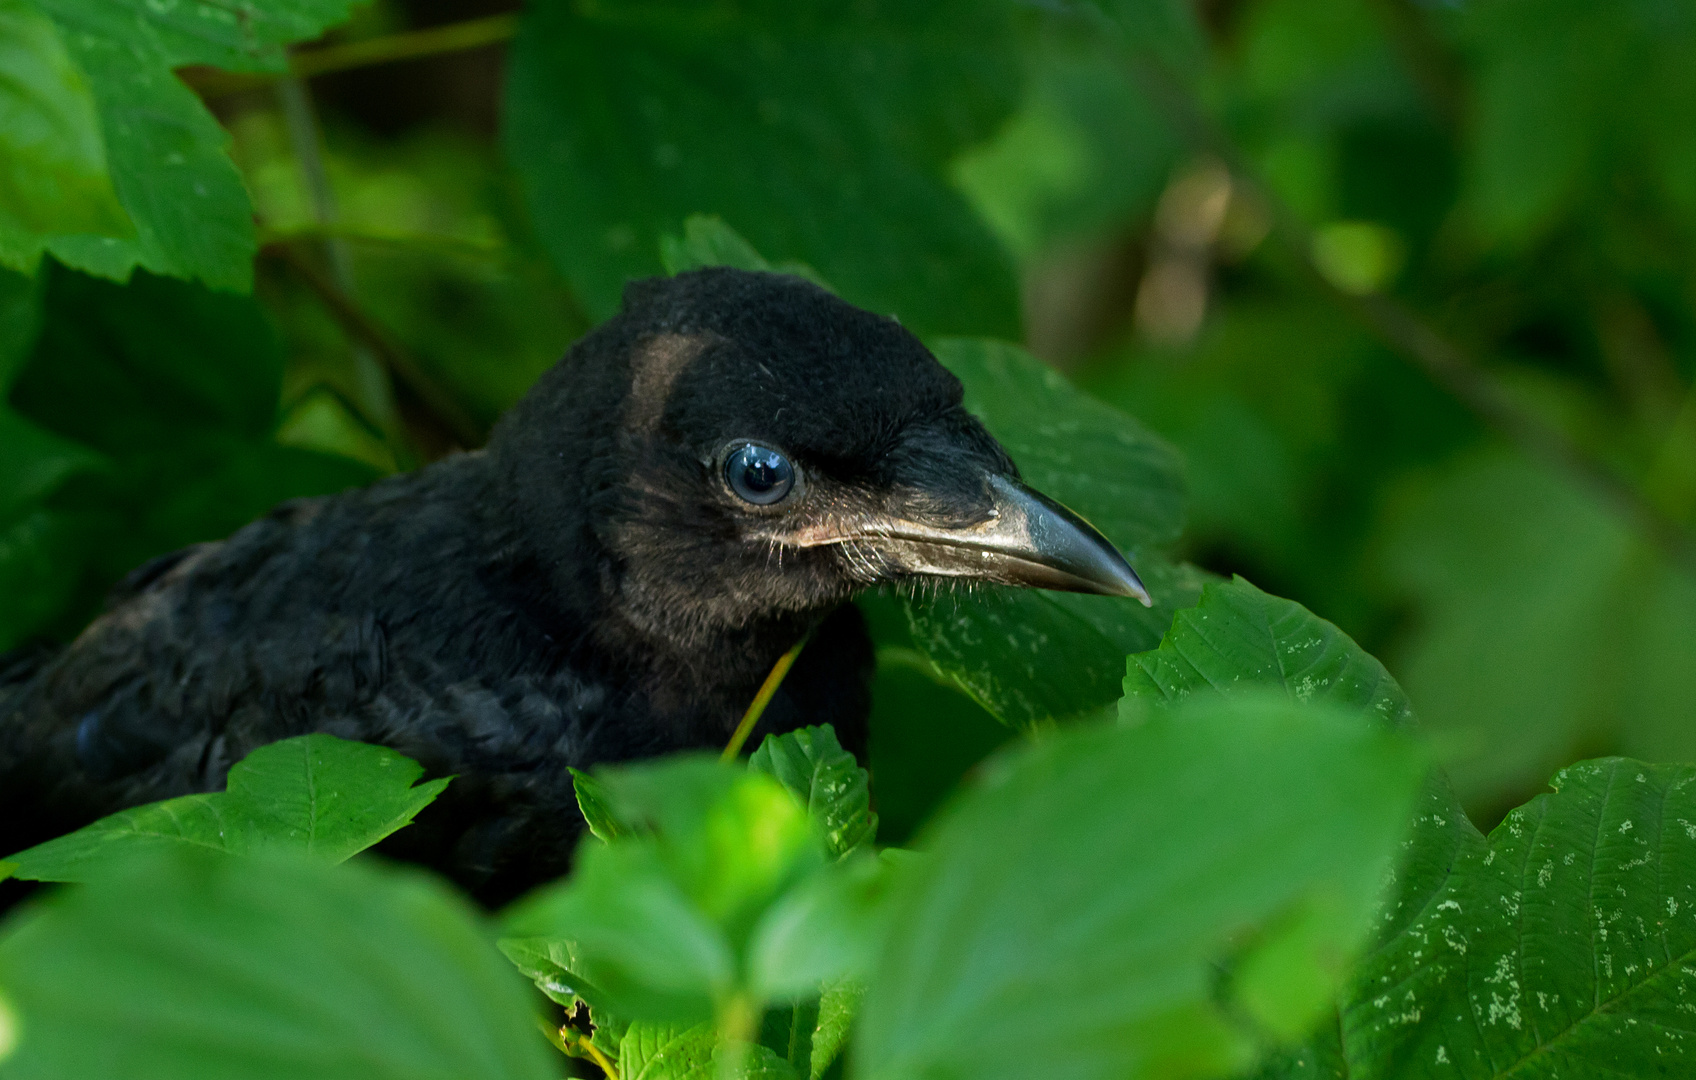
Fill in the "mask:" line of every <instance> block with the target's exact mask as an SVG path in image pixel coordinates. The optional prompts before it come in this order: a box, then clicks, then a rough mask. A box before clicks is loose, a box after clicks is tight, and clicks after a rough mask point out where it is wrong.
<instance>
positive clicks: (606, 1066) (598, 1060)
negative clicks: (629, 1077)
mask: <svg viewBox="0 0 1696 1080" xmlns="http://www.w3.org/2000/svg"><path fill="white" fill-rule="evenodd" d="M559 1040H560V1042H561V1044H563V1045H564V1047H565V1052H566V1053H568V1054H571V1055H572V1056H574V1057H588V1058H589V1060H591V1061H593V1062H594V1063H595V1064H596V1065H597V1066H598V1067H599V1068H600V1070H601V1071H602V1072H604V1073H606V1074H607V1080H619V1077H618V1066H616V1065H614V1064H613V1063H612V1062H611V1061H610V1060H608V1059H607V1056H606V1055H605V1054H603V1053H601V1048H600V1047H598V1046H596V1045H595V1041H594V1040H593V1039H592V1038H590V1037H589V1036H587V1035H585V1034H583V1033H582V1032H581V1031H578V1030H577V1029H576V1028H574V1027H572V1026H571V1025H570V1024H564V1025H562V1026H561V1027H560V1029H559Z"/></svg>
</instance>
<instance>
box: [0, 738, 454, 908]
mask: <svg viewBox="0 0 1696 1080" xmlns="http://www.w3.org/2000/svg"><path fill="white" fill-rule="evenodd" d="M423 773H424V768H423V766H421V765H419V764H418V763H417V762H415V761H413V760H411V759H410V758H407V757H403V756H402V755H400V754H397V753H396V752H395V751H393V750H390V749H387V748H386V747H381V746H369V745H366V744H365V743H357V742H348V741H346V740H343V739H338V738H336V737H335V736H333V735H322V734H317V735H302V736H299V737H297V738H293V739H284V740H283V741H281V742H275V743H272V744H270V745H269V746H262V747H260V748H259V749H257V750H255V751H253V753H251V754H249V755H248V756H247V757H245V758H243V759H242V760H241V761H239V762H237V763H236V764H235V765H233V766H231V767H230V774H229V787H228V790H226V791H223V792H218V793H214V794H207V795H184V796H182V797H180V798H176V799H167V800H165V801H164V802H157V803H150V804H148V805H146V806H139V807H136V808H135V809H133V810H124V811H122V812H120V813H117V814H113V815H111V816H110V817H104V818H101V819H100V820H99V821H96V822H95V823H94V824H92V825H89V826H86V827H85V828H82V829H78V830H77V831H76V832H74V833H71V834H70V835H68V836H61V837H59V838H58V839H55V840H49V841H47V842H46V843H45V844H38V845H36V846H35V847H32V848H30V849H28V850H27V851H23V852H20V853H18V854H17V855H14V856H12V857H11V859H12V861H13V862H15V863H17V870H16V871H15V873H16V875H17V876H18V877H20V878H27V879H29V880H33V881H92V880H95V879H97V878H99V877H101V876H102V875H104V874H106V873H109V872H110V870H111V868H112V866H113V865H114V864H117V863H121V862H123V861H124V860H126V859H130V858H132V857H134V856H135V855H136V854H137V853H138V852H155V851H161V850H180V849H186V848H195V849H202V850H211V851H217V852H222V853H227V854H232V855H245V854H251V853H253V852H255V851H258V850H261V849H272V848H286V849H292V850H296V851H300V852H303V853H305V854H308V855H312V856H315V857H317V858H319V859H323V860H325V861H327V862H341V861H342V860H344V859H348V858H351V857H352V856H354V855H356V854H358V853H359V852H361V851H363V850H365V849H366V848H368V847H370V846H371V845H373V844H375V843H377V841H379V840H381V839H383V837H385V836H388V835H389V834H390V833H392V832H394V831H395V830H397V829H399V828H401V827H403V826H405V825H407V824H408V823H410V822H411V821H412V819H413V817H414V816H415V815H416V814H417V813H418V811H420V810H422V809H424V807H426V806H428V805H429V804H430V803H431V802H432V801H433V800H434V799H435V798H436V796H437V795H439V794H441V792H442V789H443V788H445V787H447V785H448V780H447V779H446V778H443V779H440V780H432V781H430V782H429V783H426V784H419V785H418V786H416V787H414V786H413V783H414V782H415V781H416V780H417V779H418V778H419V777H420V776H421V775H423Z"/></svg>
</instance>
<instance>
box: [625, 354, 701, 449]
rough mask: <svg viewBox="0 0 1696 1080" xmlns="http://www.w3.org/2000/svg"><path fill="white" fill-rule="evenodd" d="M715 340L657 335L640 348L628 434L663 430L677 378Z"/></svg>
mask: <svg viewBox="0 0 1696 1080" xmlns="http://www.w3.org/2000/svg"><path fill="white" fill-rule="evenodd" d="M714 340H715V336H714V335H712V334H656V335H655V336H654V337H651V338H648V339H647V340H646V341H644V342H642V344H640V345H638V346H637V347H636V349H635V350H634V351H633V352H632V354H631V358H630V367H631V372H630V409H629V412H627V413H626V414H625V417H624V426H625V428H626V429H627V430H629V431H633V432H640V433H642V434H648V433H650V432H652V431H653V430H654V429H655V428H656V427H658V426H659V422H660V417H662V416H664V415H665V403H666V402H667V401H668V400H670V398H671V387H672V384H673V383H675V382H676V381H677V376H678V375H680V374H682V372H683V369H684V368H686V367H688V366H689V365H690V363H691V362H693V361H694V359H695V358H696V357H697V356H700V355H701V353H703V352H705V351H706V348H707V346H708V345H711V344H712V343H713V341H714Z"/></svg>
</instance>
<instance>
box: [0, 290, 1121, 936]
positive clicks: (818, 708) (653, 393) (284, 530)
mask: <svg viewBox="0 0 1696 1080" xmlns="http://www.w3.org/2000/svg"><path fill="white" fill-rule="evenodd" d="M960 401H961V388H960V383H959V382H958V380H956V379H955V378H954V376H953V375H951V374H950V373H949V372H948V371H947V370H946V369H945V368H943V367H942V365H941V364H939V363H937V361H936V360H935V358H933V357H932V356H931V355H930V353H929V352H928V351H926V349H925V347H924V346H923V345H922V344H920V343H919V341H918V339H917V338H915V337H914V336H913V335H912V334H910V333H908V332H907V331H905V330H903V329H902V328H901V326H900V325H899V324H898V323H896V322H895V321H894V320H893V319H888V318H882V317H879V316H876V315H872V314H869V313H867V312H864V311H861V310H859V309H857V308H854V307H852V306H850V305H848V304H846V303H843V302H842V301H840V300H838V299H836V298H835V297H834V296H832V295H830V294H829V293H828V292H826V291H824V290H822V289H819V288H817V287H815V286H813V285H811V284H808V283H806V282H804V281H802V280H800V279H798V278H793V277H787V276H783V275H777V274H761V273H747V272H742V271H736V270H725V269H715V270H702V271H697V272H694V273H689V274H684V275H681V276H679V277H676V278H671V279H656V280H651V281H645V282H640V283H637V284H634V285H632V286H631V287H630V288H629V289H628V290H627V292H626V295H625V300H624V308H623V311H622V312H621V313H620V314H619V315H617V316H616V317H614V318H613V319H611V320H610V321H608V322H607V323H605V324H603V325H602V326H601V327H600V328H598V329H597V330H595V331H594V332H593V333H591V334H590V335H588V336H587V337H585V338H584V339H583V340H581V341H580V342H578V343H577V345H576V346H574V347H573V348H572V349H571V351H570V352H569V353H568V354H567V355H566V357H565V359H564V360H562V361H561V362H560V363H559V364H558V365H557V366H556V367H555V368H554V369H553V370H552V371H550V372H549V373H548V374H547V375H545V376H544V377H543V378H542V379H541V380H540V382H538V383H537V385H536V386H535V388H534V389H532V390H531V391H530V393H529V394H528V395H527V396H526V397H525V398H524V399H523V400H522V401H521V402H519V404H518V405H517V406H516V407H515V408H514V409H513V410H512V412H511V413H510V414H509V415H508V416H507V417H506V418H505V419H504V420H503V421H502V422H501V423H500V424H499V426H498V427H497V428H496V429H495V432H494V434H493V435H492V437H491V438H490V440H489V445H488V447H487V449H484V450H481V451H477V452H473V453H467V454H460V455H457V456H454V457H451V458H449V459H447V460H445V461H441V462H438V463H437V464H434V465H431V466H429V467H428V468H424V469H421V470H419V471H417V472H414V473H410V474H407V475H404V476H396V477H393V478H390V479H387V480H384V481H381V482H380V483H377V484H374V485H372V486H371V487H369V488H366V489H363V490H359V491H351V492H348V493H346V494H342V495H337V496H333V497H328V498H319V499H306V500H301V501H297V502H292V503H286V504H284V505H282V506H280V507H278V508H277V509H276V510H275V511H273V512H272V513H271V514H270V515H269V516H267V517H265V518H263V519H262V520H260V521H257V522H254V523H253V524H252V525H249V526H247V527H246V528H244V529H242V530H241V531H240V532H237V533H236V534H235V535H234V536H232V537H230V538H229V539H227V540H224V541H221V542H218V543H209V544H201V545H199V546H197V547H192V548H189V549H187V550H185V551H180V552H177V553H175V554H172V555H167V556H165V557H163V558H160V559H157V560H155V561H154V562H152V563H150V564H148V565H146V566H144V567H142V568H141V569H140V570H137V571H136V572H135V573H134V574H132V575H131V576H130V577H129V579H128V580H127V581H125V582H124V583H123V584H122V585H121V586H120V587H119V589H118V590H117V591H116V593H115V594H114V597H113V599H112V602H111V606H110V608H109V610H108V611H107V612H106V614H104V615H102V616H101V617H100V618H98V619H96V620H95V621H94V623H93V624H92V625H90V626H89V627H88V629H87V630H85V631H84V632H83V633H82V635H81V636H80V637H78V638H77V639H76V641H74V642H73V643H72V644H71V645H69V646H68V647H66V648H64V649H63V650H60V651H57V652H54V653H38V654H36V655H34V656H32V657H25V658H21V659H17V660H15V661H14V662H13V664H12V666H11V669H10V670H9V671H7V672H0V830H7V831H8V832H6V833H5V834H4V835H0V840H3V841H5V843H4V844H3V845H0V848H3V850H4V851H13V850H17V849H18V848H21V847H24V846H26V845H28V844H31V843H35V842H38V841H40V840H42V839H45V838H47V837H49V836H53V835H57V834H59V833H62V832H66V831H69V830H71V829H73V828H77V827H80V826H82V825H84V824H86V823H88V822H89V821H92V820H93V819H95V818H97V817H100V816H102V815H104V814H108V813H111V812H113V811H115V810H118V809H121V808H124V807H128V806H133V805H136V804H138V803H143V802H149V801H153V800H156V799H163V798H167V797H170V796H174V795H181V794H185V793H188V792H196V791H211V790H218V789H219V788H221V787H222V785H223V782H224V775H225V772H226V771H227V770H228V769H229V767H230V765H231V763H233V762H235V761H238V760H240V759H241V758H242V757H243V756H244V755H246V754H247V753H248V752H249V751H250V750H252V749H254V748H255V747H257V746H260V745H262V744H264V743H267V742H270V741H273V740H276V739H280V738H286V737H288V736H291V735H298V734H302V733H306V732H312V731H326V732H330V733H332V734H335V735H339V736H342V737H344V738H349V739H359V740H363V741H366V742H374V743H381V744H384V745H387V746H391V747H393V748H395V749H396V750H399V751H400V752H401V753H404V754H407V755H409V756H410V757H413V758H415V759H417V760H418V761H420V762H422V763H423V764H424V766H425V768H426V769H427V770H428V771H429V773H430V774H431V775H445V774H448V773H452V774H454V775H455V776H457V779H456V780H454V782H453V783H452V784H451V785H449V787H448V789H447V792H446V794H445V795H444V796H443V797H442V798H441V799H440V800H439V801H438V802H437V803H435V804H434V805H433V806H432V807H430V808H429V809H428V810H426V811H425V812H424V814H423V815H421V816H420V818H419V819H418V821H417V823H416V824H414V825H413V826H412V827H410V828H408V829H404V830H402V831H401V832H400V833H397V834H396V835H395V836H394V837H393V838H391V840H390V841H389V843H388V846H387V848H386V850H388V851H389V852H390V853H391V854H395V855H399V856H401V857H405V858H410V859H413V860H416V861H419V862H423V863H426V864H429V865H433V866H435V867H437V868H439V869H441V870H442V871H444V872H446V873H447V874H448V875H449V876H451V877H453V878H454V879H456V880H457V881H459V882H460V883H461V884H462V885H464V886H465V887H467V888H468V889H470V890H471V891H472V892H473V893H474V894H476V895H477V896H478V897H480V898H481V899H483V900H484V901H486V902H490V903H494V902H499V901H501V900H504V899H506V898H508V897H511V896H513V895H515V894H516V893H517V892H519V891H521V890H523V889H524V888H526V887H528V886H530V885H533V884H535V883H537V882H540V881H544V880H547V879H549V878H552V877H555V876H558V875H559V874H561V873H563V872H564V871H565V870H566V869H567V864H568V860H569V857H570V854H571V850H572V848H573V846H574V844H575V841H576V839H577V837H578V834H579V831H580V829H581V828H582V819H581V817H580V816H579V814H578V811H577V806H576V802H575V799H574V797H573V794H572V785H571V777H570V774H569V773H568V771H567V766H578V767H585V766H588V765H591V764H593V763H597V762H609V761H619V760H625V759H630V758H637V757H643V756H648V755H653V754H661V753H665V752H668V751H672V750H678V749H683V748H691V747H713V748H717V747H720V746H722V745H724V743H725V741H726V739H727V737H728V736H729V734H730V732H731V730H732V729H733V727H734V726H735V724H736V722H737V721H738V720H739V719H740V717H741V715H742V713H743V711H744V709H745V707H746V706H747V705H748V703H749V701H750V700H751V699H752V698H753V696H754V694H755V692H756V690H757V689H758V687H759V686H760V683H761V682H762V680H763V679H764V678H765V676H766V674H767V673H768V671H769V670H770V669H771V667H772V665H773V662H774V661H775V660H776V659H777V658H778V657H779V656H780V655H782V654H783V653H784V652H785V651H786V650H788V649H789V648H790V647H791V646H792V645H793V644H794V643H795V642H796V641H797V640H799V639H800V638H801V637H802V635H803V634H805V633H806V632H807V631H809V630H812V631H814V633H813V637H812V638H811V640H810V641H809V643H808V645H807V647H806V648H805V650H804V651H803V652H802V654H801V658H800V660H799V661H798V662H797V664H796V666H795V668H794V669H793V671H791V673H790V674H789V676H788V678H787V680H786V681H785V682H784V683H783V685H782V688H781V690H780V692H779V693H778V695H777V697H776V698H775V699H774V700H773V702H772V704H771V706H770V707H769V709H768V711H767V713H766V720H765V721H763V722H762V727H763V728H765V729H767V730H786V729H789V728H792V727H796V726H799V725H802V724H809V723H825V722H828V723H831V724H833V725H835V727H836V730H837V731H838V733H840V735H841V736H842V738H843V741H844V742H845V743H846V744H848V745H850V746H859V745H863V742H864V738H865V722H866V714H867V710H868V706H869V696H868V684H869V678H870V673H871V666H872V653H871V645H870V642H869V640H868V638H867V635H866V631H865V628H864V626H863V624H862V623H861V621H860V618H859V615H858V613H857V611H856V610H855V608H854V607H852V606H851V605H846V604H845V601H847V600H848V599H849V598H850V597H852V596H853V595H854V594H855V593H856V592H858V591H860V590H862V589H864V588H866V587H867V586H870V585H874V584H877V583H880V582H899V581H904V580H912V579H916V578H919V577H926V576H930V577H943V578H949V577H952V578H969V579H976V580H979V581H994V582H1002V583H1007V584H1014V585H1031V586H1039V587H1042V588H1050V589H1073V590H1081V591H1088V592H1099V593H1109V594H1114V595H1120V596H1127V597H1137V598H1139V599H1143V600H1144V601H1145V602H1146V596H1145V594H1144V592H1143V589H1142V585H1141V583H1140V582H1138V580H1137V577H1136V575H1135V573H1133V572H1132V570H1131V568H1130V566H1129V565H1127V564H1126V562H1125V560H1124V559H1123V558H1122V557H1121V556H1120V555H1119V553H1118V552H1117V551H1116V550H1114V548H1113V547H1112V545H1111V544H1109V543H1108V542H1107V541H1106V540H1105V539H1104V538H1102V537H1101V535H1100V534H1099V533H1097V532H1096V531H1095V530H1094V529H1092V528H1091V527H1090V526H1089V525H1087V524H1086V523H1084V522H1083V521H1082V520H1081V519H1079V518H1078V517H1076V516H1075V515H1073V514H1072V513H1070V512H1069V511H1067V510H1065V509H1064V508H1062V507H1061V506H1059V505H1058V504H1056V503H1054V502H1051V501H1050V500H1048V499H1046V498H1044V497H1043V496H1042V495H1039V494H1037V493H1036V492H1034V491H1031V490H1030V489H1029V488H1027V487H1025V486H1023V485H1022V484H1020V482H1019V480H1018V472H1017V470H1016V469H1015V468H1014V465H1013V462H1012V461H1011V460H1009V458H1008V456H1007V454H1006V453H1005V452H1004V451H1003V450H1002V449H1001V447H1000V446H999V445H998V444H997V443H996V442H995V440H994V439H992V438H991V437H990V436H989V435H988V433H986V432H985V431H984V429H983V427H982V426H981V425H980V424H979V423H978V422H977V420H975V419H974V418H972V417H971V416H970V415H969V414H968V413H966V411H965V410H964V409H963V408H962V407H961V404H960ZM756 737H757V736H756Z"/></svg>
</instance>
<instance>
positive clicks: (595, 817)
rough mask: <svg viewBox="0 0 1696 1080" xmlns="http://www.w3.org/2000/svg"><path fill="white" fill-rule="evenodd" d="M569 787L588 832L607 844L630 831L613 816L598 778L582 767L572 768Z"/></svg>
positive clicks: (603, 787)
mask: <svg viewBox="0 0 1696 1080" xmlns="http://www.w3.org/2000/svg"><path fill="white" fill-rule="evenodd" d="M571 788H572V791H573V792H574V793H575V794H576V795H577V809H578V810H579V811H581V812H582V814H583V821H584V823H585V824H587V825H588V826H589V832H591V833H592V834H594V835H595V836H596V837H598V838H599V839H601V840H604V841H606V842H607V843H609V844H610V843H612V842H613V841H614V840H617V839H618V838H619V837H621V836H625V835H628V834H629V833H630V829H629V827H628V826H626V825H624V824H622V823H620V822H619V820H618V819H617V818H616V817H614V816H613V812H612V807H610V806H608V805H607V791H606V788H605V786H603V785H602V784H601V782H600V781H599V780H597V779H595V778H594V777H593V776H590V775H589V774H588V773H586V772H584V771H583V770H582V769H572V770H571Z"/></svg>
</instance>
